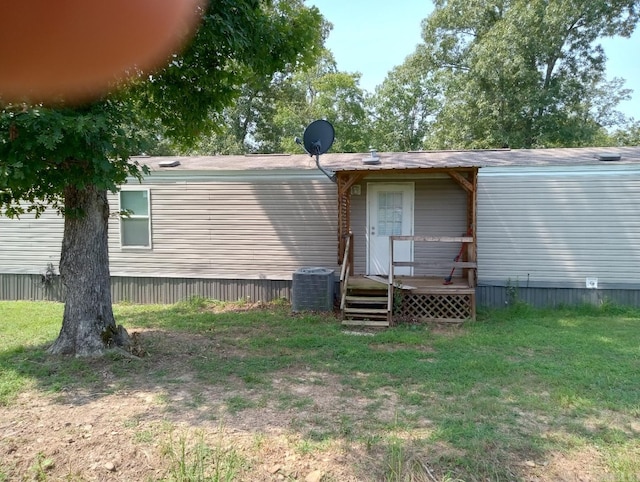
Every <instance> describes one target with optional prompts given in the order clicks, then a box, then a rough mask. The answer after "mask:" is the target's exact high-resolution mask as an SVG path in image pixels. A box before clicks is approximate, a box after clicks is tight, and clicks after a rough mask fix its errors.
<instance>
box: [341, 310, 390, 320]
mask: <svg viewBox="0 0 640 482" xmlns="http://www.w3.org/2000/svg"><path fill="white" fill-rule="evenodd" d="M344 316H345V317H355V316H357V317H358V318H384V319H385V320H386V319H387V309H386V308H384V309H382V308H345V309H344Z"/></svg>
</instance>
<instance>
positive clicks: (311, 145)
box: [302, 119, 336, 156]
mask: <svg viewBox="0 0 640 482" xmlns="http://www.w3.org/2000/svg"><path fill="white" fill-rule="evenodd" d="M335 135H336V133H335V130H334V129H333V126H332V125H331V123H329V122H327V121H326V120H322V119H320V120H316V121H313V122H312V123H311V124H309V125H308V126H307V128H306V129H305V130H304V135H303V136H302V141H303V143H304V148H305V150H306V151H307V152H308V153H309V155H310V156H314V155H315V156H319V155H320V154H324V153H325V152H327V151H328V150H329V149H330V148H331V145H332V144H333V140H334V139H335Z"/></svg>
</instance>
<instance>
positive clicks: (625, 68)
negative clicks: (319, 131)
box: [306, 0, 640, 120]
mask: <svg viewBox="0 0 640 482" xmlns="http://www.w3.org/2000/svg"><path fill="white" fill-rule="evenodd" d="M306 3H307V4H308V5H315V6H316V7H318V9H319V10H320V12H321V13H322V15H324V17H325V18H326V19H327V20H328V21H329V22H331V23H332V24H333V30H332V31H331V34H330V35H329V39H328V40H327V43H326V45H327V47H328V48H329V50H331V52H333V55H334V57H335V59H336V62H337V64H338V69H339V70H341V71H345V72H360V74H362V77H361V80H360V86H361V87H362V88H364V89H365V90H367V91H369V92H373V91H374V90H375V87H376V86H377V85H379V84H381V83H382V81H383V80H384V79H385V77H386V76H387V72H389V71H390V70H391V69H392V68H393V67H395V66H396V65H400V64H401V63H402V62H403V61H404V59H405V57H406V56H407V55H409V54H411V53H412V52H413V51H414V50H415V47H416V45H417V44H418V43H420V42H421V40H422V39H421V36H420V32H421V26H420V23H421V21H422V20H423V19H424V18H426V17H427V16H428V15H429V13H430V12H431V10H432V8H433V7H432V4H431V2H430V1H429V0H307V1H306ZM602 45H603V46H604V49H605V53H606V55H607V58H608V60H607V76H608V78H609V79H612V78H613V77H621V78H623V79H625V80H626V83H625V87H627V88H629V89H633V91H634V92H633V93H632V94H631V100H629V101H625V102H623V103H620V104H619V106H618V108H619V110H620V111H622V112H623V113H624V114H625V115H627V116H629V117H634V118H635V119H636V120H640V28H638V29H637V30H636V33H635V34H634V35H633V36H632V37H631V38H629V39H622V38H615V39H604V40H603V41H602Z"/></svg>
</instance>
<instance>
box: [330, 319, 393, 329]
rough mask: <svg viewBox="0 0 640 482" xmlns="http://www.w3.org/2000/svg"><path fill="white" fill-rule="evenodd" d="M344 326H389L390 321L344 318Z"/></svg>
mask: <svg viewBox="0 0 640 482" xmlns="http://www.w3.org/2000/svg"><path fill="white" fill-rule="evenodd" d="M342 324H343V325H344V326H371V327H379V328H387V327H388V326H389V322H388V321H386V320H385V321H375V320H342Z"/></svg>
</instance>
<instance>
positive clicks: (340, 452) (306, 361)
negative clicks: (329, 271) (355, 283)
mask: <svg viewBox="0 0 640 482" xmlns="http://www.w3.org/2000/svg"><path fill="white" fill-rule="evenodd" d="M114 310H115V313H116V318H117V319H118V322H119V323H122V324H124V325H125V326H126V327H127V329H128V330H129V331H130V332H132V331H139V332H140V340H141V343H142V345H143V347H144V348H145V350H146V351H147V353H148V356H145V357H143V358H142V359H140V360H130V359H123V358H121V357H118V356H107V357H106V358H105V359H103V360H81V359H61V358H56V359H52V358H49V357H47V355H46V353H45V351H44V350H45V348H46V346H47V344H49V343H51V342H52V341H53V339H54V338H55V336H56V335H57V332H58V330H59V327H60V320H61V316H62V305H60V304H55V303H44V302H39V303H33V302H0V406H1V407H0V411H5V412H11V411H13V410H14V411H15V412H16V413H15V414H14V416H13V419H10V418H9V417H7V419H6V420H5V421H4V423H5V425H4V426H3V425H2V423H3V419H2V418H0V432H2V429H3V428H4V429H5V430H7V427H9V428H10V427H13V425H11V422H10V421H9V420H15V419H16V417H17V418H20V417H22V418H24V419H25V420H26V419H27V418H28V417H29V416H31V415H30V414H31V412H27V411H26V410H27V406H28V405H29V404H28V403H27V402H25V400H27V401H28V400H34V397H36V398H37V397H39V396H42V397H45V399H47V400H49V402H47V403H44V402H38V403H43V405H42V406H43V407H44V406H47V407H51V409H52V410H56V409H58V410H59V407H61V406H69V404H71V405H73V407H74V409H75V408H77V407H78V406H79V405H80V404H78V403H75V402H73V401H74V400H79V399H80V397H84V398H82V400H85V401H84V402H83V406H82V407H80V408H84V409H85V410H89V409H90V407H93V405H91V404H90V403H89V402H88V400H90V401H92V403H93V402H94V401H98V400H103V401H105V402H106V401H109V403H113V401H114V400H116V399H117V400H119V401H120V402H122V403H125V400H128V399H130V398H131V397H132V396H134V395H135V396H137V397H138V398H141V397H151V398H149V400H151V401H150V402H149V403H150V404H151V406H152V407H153V410H150V411H149V412H145V415H144V416H142V415H140V414H137V415H135V414H133V415H132V413H133V412H131V413H129V415H127V417H128V418H126V417H125V418H122V419H118V422H117V424H118V427H117V428H115V429H113V430H112V432H111V433H117V434H118V435H113V436H114V437H116V436H117V437H124V436H126V437H128V438H127V439H126V440H125V439H120V440H121V442H119V443H121V444H125V443H131V444H133V447H134V449H139V450H141V451H143V450H142V449H145V450H147V449H148V450H149V453H153V454H155V455H153V457H157V458H158V464H160V465H157V466H156V465H154V464H150V467H151V466H152V467H154V470H155V472H154V471H153V470H152V469H151V468H149V469H148V471H147V472H139V473H136V474H137V475H136V476H141V475H143V476H144V478H142V479H140V480H305V477H306V476H307V475H308V474H307V472H313V470H312V469H313V468H314V467H316V466H317V467H320V469H321V470H318V471H316V472H318V473H319V474H320V475H319V476H320V477H321V479H317V480H322V481H330V480H389V481H392V480H397V481H401V480H416V481H423V480H424V481H434V480H449V481H453V480H465V481H476V480H478V481H480V480H492V481H493V480H548V481H551V480H615V481H618V480H629V481H632V480H640V421H639V420H640V311H638V310H632V309H624V308H619V307H614V306H609V305H605V306H603V307H601V308H594V307H580V308H571V309H557V310H534V309H531V308H529V307H527V306H516V307H513V308H509V309H504V310H496V311H486V310H485V311H481V312H480V314H479V317H478V322H476V323H469V324H466V325H464V326H463V327H458V328H437V327H429V326H422V325H407V326H398V327H394V328H390V329H387V330H383V331H361V332H358V331H354V330H353V329H345V328H343V327H342V326H341V325H340V323H339V321H338V320H336V319H335V318H334V317H332V316H326V315H317V314H303V315H300V314H298V315H293V314H291V312H290V308H289V306H287V305H286V304H281V305H270V306H267V307H254V308H252V309H249V307H246V306H243V304H242V303H238V304H223V303H219V302H213V301H207V300H202V299H193V300H190V301H189V302H184V303H179V304H176V305H171V306H156V305H153V306H137V305H118V306H115V307H114ZM27 395H28V396H27ZM25 397H26V398H25ZM74 397H75V398H74ZM115 397H120V398H115ZM124 397H129V398H127V399H125V398H124ZM120 402H119V403H120ZM74 403H75V404H74ZM138 403H139V402H138ZM65 404H67V405H65ZM132 407H133V406H132ZM21 410H23V411H21ZM132 410H133V408H132ZM74 413H75V412H74ZM78 413H79V414H82V412H81V411H79V412H78ZM100 413H102V412H100ZM123 417H124V414H123ZM98 419H100V420H101V418H100V417H98V416H96V417H94V420H98ZM98 423H99V422H97V421H96V422H93V423H91V424H87V425H91V427H92V429H91V430H93V431H95V430H96V428H97V427H98V425H97V424H98ZM45 426H46V423H45ZM51 427H52V428H51V430H52V431H56V430H58V432H59V431H60V430H70V429H69V428H68V427H67V428H66V429H65V425H60V426H58V425H55V426H54V425H51ZM44 428H46V427H44ZM44 428H43V429H44ZM129 429H130V431H128V430H129ZM226 429H229V430H231V432H230V433H232V434H236V435H238V436H239V435H240V434H245V435H246V434H250V437H251V443H248V444H247V443H241V442H240V441H238V444H237V446H235V445H233V444H231V445H229V441H230V440H235V439H233V437H231V435H230V436H229V437H228V438H225V439H224V440H225V442H224V447H223V448H224V450H222V452H220V451H219V450H217V449H220V444H219V443H218V442H219V440H218V442H216V440H214V439H211V434H212V433H214V432H215V433H218V434H219V433H220V432H225V430H226ZM189 430H197V432H194V431H189ZM14 432H15V434H14V435H13V436H11V437H8V436H7V437H5V438H3V436H2V434H0V444H3V445H4V446H3V445H0V481H1V480H14V478H17V479H18V480H20V478H21V477H25V478H26V477H27V476H28V475H29V474H30V475H29V476H31V477H34V474H36V475H38V476H39V477H40V478H37V480H58V479H57V477H62V476H65V477H66V478H67V479H69V477H70V476H71V475H73V476H74V477H78V479H77V480H85V479H83V477H86V478H91V477H89V475H87V472H83V470H84V469H85V468H82V467H80V468H78V467H72V468H69V467H67V468H61V465H62V464H60V463H59V462H58V461H57V460H56V457H58V458H59V457H60V454H62V453H63V448H60V449H58V450H57V452H56V453H48V452H47V450H46V448H43V449H42V450H40V451H38V452H37V453H36V454H35V455H34V454H33V453H30V454H29V455H30V456H31V458H30V459H29V460H27V459H25V458H23V459H19V458H18V456H17V455H16V454H20V453H21V445H20V444H21V441H26V440H30V439H29V436H28V435H27V434H23V435H22V436H20V435H19V433H21V432H19V431H18V430H17V429H16V430H14ZM52 433H53V432H52ZM105 433H107V432H105ZM225 433H226V432H225ZM38 436H40V437H41V438H42V437H44V435H42V434H40V435H38V434H37V433H36V434H33V435H32V437H33V438H34V439H37V438H38ZM277 437H281V438H278V439H277V440H279V442H276V438H277ZM282 437H284V438H282ZM56 440H57V439H56ZM75 440H76V442H74V443H76V444H77V443H78V441H77V440H78V439H75ZM94 440H95V437H94ZM238 440H240V439H238ZM278 444H285V445H287V444H288V445H287V447H284V446H283V447H284V448H283V449H282V453H279V454H278V453H276V446H279V445H278ZM123 446H124V445H123ZM7 447H8V448H7ZM216 447H217V449H216ZM3 449H4V450H3ZM216 453H218V456H216V455H215V454H216ZM220 453H224V455H220ZM8 454H11V455H8ZM287 454H288V455H287ZM280 456H281V457H280ZM153 457H152V459H153ZM270 457H271V458H270ZM27 458H28V457H27ZM96 460H97V459H96ZM154 460H155V459H154ZM47 461H49V462H50V464H49V465H50V466H51V467H50V468H48V465H47V463H45V462H47ZM233 461H235V462H234V463H233V464H232V463H231V462H233ZM302 461H304V463H305V464H307V465H302ZM54 462H55V463H54ZM160 462H162V463H160ZM96 463H97V462H96ZM87 464H88V468H86V470H90V469H91V467H92V466H91V465H90V463H89V461H88V462H87ZM225 464H226V465H225ZM234 464H235V465H234ZM296 464H297V465H296ZM223 466H225V467H227V468H225V469H224V471H225V472H224V474H226V475H225V476H224V477H223V476H221V472H220V470H222V469H221V467H223ZM158 467H160V468H158ZM229 467H231V468H229ZM214 468H215V470H214ZM276 469H277V470H276ZM56 470H58V471H56ZM65 471H66V472H65ZM215 471H218V472H217V474H218V475H217V476H216V475H215V474H214V473H213V472H215ZM305 471H306V472H305ZM115 473H117V474H121V475H122V477H123V478H122V479H114V480H125V479H126V476H127V472H125V469H124V467H123V468H122V470H121V471H120V472H118V471H116V472H115ZM25 474H27V475H25ZM74 474H75V475H74ZM83 474H84V475H83ZM224 474H223V475H224ZM230 474H232V476H230ZM128 476H130V477H132V476H133V475H132V473H129V474H128ZM277 476H283V477H284V478H278V477H277ZM309 476H310V475H309ZM47 477H49V479H48V478H47ZM225 477H226V478H225ZM270 477H271V478H270ZM71 480H76V479H73V478H72V479H71Z"/></svg>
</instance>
